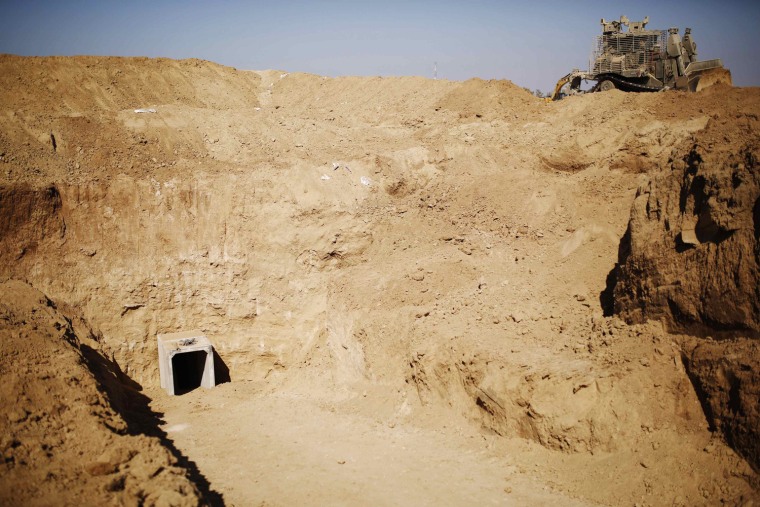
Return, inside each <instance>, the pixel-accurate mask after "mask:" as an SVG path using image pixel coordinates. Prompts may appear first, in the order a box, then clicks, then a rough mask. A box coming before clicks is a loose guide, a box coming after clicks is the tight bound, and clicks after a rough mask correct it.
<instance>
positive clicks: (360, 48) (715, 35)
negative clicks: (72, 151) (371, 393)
mask: <svg viewBox="0 0 760 507" xmlns="http://www.w3.org/2000/svg"><path fill="white" fill-rule="evenodd" d="M0 12H2V18H3V23H2V29H0V53H13V54H20V55H76V54H95V55H118V56H151V57H154V56H165V57H170V58H191V57H194V58H203V59H207V60H212V61H215V62H218V63H222V64H225V65H231V66H234V67H237V68H241V69H254V70H264V69H278V70H286V71H291V72H295V71H301V72H311V73H315V74H321V75H326V76H341V75H362V76H376V75H383V76H390V75H417V76H426V77H432V76H433V63H434V62H438V76H439V77H440V78H445V79H456V80H462V79H468V78H471V77H481V78H484V79H510V80H512V81H514V82H515V83H517V84H518V85H520V86H527V87H529V88H531V89H535V88H540V89H542V90H545V91H546V90H549V89H551V88H552V87H553V85H554V83H555V82H556V80H557V79H558V78H559V77H561V76H562V75H564V74H565V73H567V72H568V71H570V70H571V69H572V68H573V67H580V68H586V67H587V61H588V55H589V52H590V49H591V42H592V38H593V36H595V35H597V34H598V33H600V25H599V19H600V18H602V17H604V18H607V19H618V18H619V17H620V15H621V14H625V15H627V16H628V17H629V18H630V19H632V20H638V19H643V17H644V16H647V15H648V16H649V17H650V23H649V28H663V29H665V28H668V27H670V26H677V27H679V28H680V29H681V33H683V29H684V28H685V27H687V26H689V27H691V28H692V29H693V35H694V38H695V40H696V41H697V44H698V50H699V57H700V58H701V59H709V58H722V59H723V62H724V65H726V66H727V67H728V68H730V69H731V72H732V74H733V77H734V84H736V85H739V86H760V35H759V32H758V22H760V2H758V1H755V2H752V1H735V2H732V1H724V2H708V1H683V0H682V1H667V0H660V1H655V0H638V1H634V0H629V1H627V2H624V1H617V0H613V1H602V0H588V1H582V0H578V1H575V0H566V1H563V2H560V1H553V0H545V1H533V2H528V1H525V2H518V1H490V0H472V1H467V0H460V1H431V0H419V1H415V0H407V1H396V0H387V1H382V2H381V1H373V2H370V1H359V0H355V1H345V0H324V1H288V0H282V1H275V0H272V1H269V2H262V1H248V2H244V1H232V0H231V1H217V2H200V1H186V2H181V1H160V0H156V1H128V0H124V1H109V0H102V1H94V0H82V1H65V0H59V1H33V0H32V1H16V2H7V1H2V2H0Z"/></svg>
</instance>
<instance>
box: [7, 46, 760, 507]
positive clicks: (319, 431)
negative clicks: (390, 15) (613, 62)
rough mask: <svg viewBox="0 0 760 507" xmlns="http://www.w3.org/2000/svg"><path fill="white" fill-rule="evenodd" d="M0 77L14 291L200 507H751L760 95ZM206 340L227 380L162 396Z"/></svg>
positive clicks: (99, 62) (58, 63)
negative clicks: (184, 481)
mask: <svg viewBox="0 0 760 507" xmlns="http://www.w3.org/2000/svg"><path fill="white" fill-rule="evenodd" d="M0 71H2V72H0V86H3V87H4V88H3V89H4V90H6V92H5V93H4V95H3V97H2V103H1V104H0V105H1V106H2V111H3V115H2V116H0V153H2V156H1V157H0V160H1V161H2V162H0V242H1V243H0V245H1V247H0V260H1V261H2V263H1V264H0V265H1V266H2V267H1V268H0V276H2V277H3V278H4V279H20V280H26V281H27V282H29V283H30V284H31V285H33V286H34V287H35V288H36V289H38V290H40V291H41V292H42V293H44V294H45V295H46V296H47V297H48V298H50V300H51V301H56V302H60V303H61V304H63V303H65V304H66V305H68V307H70V308H71V309H72V312H74V313H75V315H76V316H78V317H82V318H84V319H86V321H87V323H88V326H91V328H92V329H94V330H96V333H95V334H96V335H98V336H100V337H101V338H100V339H99V340H98V341H97V343H90V344H89V345H88V346H90V347H92V350H96V351H97V353H98V354H99V356H98V357H102V358H103V360H104V361H107V362H108V364H112V365H113V366H112V368H111V370H109V371H111V372H112V373H111V375H114V376H117V373H118V375H122V376H123V377H124V379H125V384H124V385H130V386H131V387H130V388H129V389H127V388H125V387H116V388H112V389H111V393H110V394H109V397H110V398H109V400H111V401H107V402H103V403H104V405H105V406H108V404H109V403H110V404H111V405H114V406H117V407H118V406H120V405H119V402H118V400H119V399H120V397H121V396H124V399H125V400H126V399H129V396H126V395H125V394H122V395H119V394H118V393H120V392H121V393H125V392H128V391H129V390H130V389H131V390H137V391H138V392H139V393H140V394H141V396H143V397H145V398H146V399H147V400H148V401H146V404H147V403H150V409H149V411H153V413H161V414H163V416H162V418H161V419H160V420H156V418H155V417H152V416H150V415H149V414H148V415H146V416H145V417H147V418H148V420H152V421H153V422H152V423H151V424H148V425H147V427H148V428H149V429H138V430H135V431H134V432H137V433H140V434H143V435H144V434H150V433H151V432H152V433H154V434H158V435H159V436H160V438H158V440H157V442H158V443H157V444H150V445H161V446H167V445H168V446H173V449H174V451H171V449H170V455H173V456H175V460H176V469H177V474H179V475H182V474H185V475H184V476H186V477H189V478H190V480H191V481H192V482H194V483H195V484H196V486H195V487H196V488H197V489H198V492H197V493H193V495H189V496H188V498H190V499H191V500H193V499H195V498H197V497H199V496H205V497H206V501H210V502H211V503H216V504H223V503H224V502H229V503H232V504H250V503H261V502H271V503H286V504H288V503H289V504H297V503H304V502H311V503H313V502H317V503H335V502H336V499H342V500H341V501H346V502H349V503H351V502H353V503H375V504H384V503H386V504H387V503H391V504H394V503H395V504H398V503H431V502H433V503H453V504H456V503H464V502H467V503H488V502H496V503H498V502H503V501H505V498H506V499H508V500H512V501H515V502H517V503H525V504H536V503H554V504H563V505H571V504H577V505H585V504H590V503H594V502H598V503H603V504H618V503H633V502H647V503H652V504H669V505H670V504H677V505H693V504H700V503H716V502H719V501H724V502H727V503H742V502H746V501H750V500H753V499H754V500H755V501H757V489H756V488H757V487H758V480H757V474H756V472H755V471H754V470H753V469H752V468H751V466H750V465H748V464H747V461H745V459H743V458H742V457H741V456H743V457H744V458H746V460H748V461H749V462H750V463H752V464H753V465H754V466H757V449H756V444H755V442H756V441H757V438H756V437H757V430H758V420H757V418H756V413H757V403H756V391H757V387H756V386H757V385H758V384H757V381H756V379H755V377H754V376H753V375H752V373H751V372H752V371H755V370H756V369H757V363H756V361H757V356H756V354H755V353H754V352H752V351H755V348H756V346H755V345H756V342H755V341H754V340H755V335H754V334H753V332H754V331H756V329H755V328H756V327H757V326H756V322H755V320H756V313H757V304H758V303H757V301H758V294H757V293H756V292H755V291H756V288H757V286H758V284H757V278H756V276H757V268H756V264H753V263H752V262H755V261H754V259H755V258H756V257H757V252H758V247H757V238H758V232H757V231H758V226H757V224H758V221H759V220H758V218H757V217H758V211H757V209H758V205H757V202H758V200H757V199H758V198H757V195H756V192H755V193H754V194H753V193H752V192H751V191H750V189H751V188H756V183H757V169H756V167H755V163H754V161H755V160H757V157H756V147H757V146H758V144H756V137H757V132H758V125H757V114H758V109H760V94H758V91H757V90H755V89H732V88H720V89H708V90H705V91H704V92H701V93H698V94H694V95H688V94H684V93H676V92H673V93H663V94H657V95H646V96H643V95H635V94H625V93H621V92H618V91H613V92H609V93H603V94H593V95H588V96H580V97H574V98H572V99H569V100H566V101H562V102H560V103H553V104H545V103H543V102H542V101H540V100H538V99H535V98H534V97H532V96H531V95H530V94H528V93H526V92H524V91H523V90H522V89H520V88H519V87H517V86H515V85H513V84H512V83H510V82H507V81H481V80H471V81H467V82H464V83H456V82H447V81H430V80H425V79H421V78H338V79H328V78H322V77H319V76H310V75H301V74H286V73H280V72H274V71H267V72H247V71H239V70H235V69H230V68H226V67H222V66H219V65H215V64H212V63H210V62H202V61H197V60H187V61H172V60H161V59H159V60H150V59H122V58H94V57H77V58H20V57H13V56H2V57H0ZM37 81H40V83H41V84H42V85H44V86H42V87H40V88H38V89H37V88H35V87H33V86H30V85H31V84H33V83H36V82H37ZM35 90H36V91H35ZM138 108H152V109H155V110H156V112H155V113H136V112H135V109H138ZM579 119H582V120H583V121H579ZM721 136H724V137H725V139H722V138H721ZM726 139H728V140H726ZM695 146H697V147H696V148H695ZM734 152H735V153H741V155H734V154H731V153H734ZM694 153H697V154H699V156H700V157H701V159H702V164H703V165H702V166H700V168H699V169H698V170H697V171H696V176H695V174H694V163H696V162H694V161H695V160H696V158H695V156H694V155H693V154H694ZM690 157H691V158H690ZM711 157H713V158H711ZM681 161H683V165H681ZM739 164H741V167H739ZM679 171H682V172H679ZM704 171H712V172H711V173H710V174H712V176H709V175H708V176H704V178H705V179H704V180H698V177H702V176H703V174H702V173H703V172H704ZM700 181H701V182H702V183H700ZM682 183H683V185H682ZM724 183H725V184H726V185H728V186H726V185H724ZM711 185H712V186H711ZM752 185H755V186H752ZM653 188H657V189H658V190H657V192H656V193H655V191H654V190H652V189H653ZM711 189H712V190H711ZM713 195H716V196H717V200H716V199H713V201H711V200H710V199H711V196H713ZM642 196H647V197H646V199H644V198H642ZM753 196H754V197H753ZM645 201H646V202H645ZM682 201H683V203H682ZM715 203H718V204H720V206H724V204H725V207H716V204H715ZM661 210H664V211H661ZM716 210H717V211H716ZM671 212H672V213H671ZM724 212H725V213H724ZM669 213H670V214H669ZM687 218H688V219H689V220H691V222H694V223H693V224H692V223H691V222H689V224H691V225H692V226H693V228H692V229H688V227H687V228H684V227H682V224H684V223H686V221H687V220H686V219H687ZM647 220H648V221H647ZM650 222H651V223H650ZM679 227H680V228H679ZM687 229H688V230H693V231H694V237H695V238H696V240H698V241H699V245H691V243H689V244H688V245H687V246H686V247H684V246H683V244H684V240H683V238H684V237H686V238H687V240H689V241H692V239H691V236H689V235H688V234H686V235H682V234H680V233H681V232H683V231H685V230H687ZM626 231H629V239H630V245H628V239H626ZM642 231H644V232H642ZM726 231H731V232H730V234H729V233H727V232H726ZM621 238H623V240H622V242H621ZM679 238H680V239H679ZM642 245H643V246H642ZM629 246H630V248H629ZM642 252H643V253H642ZM663 252H664V253H663ZM679 256H680V257H679ZM671 258H672V259H675V260H667V259H671ZM653 259H654V260H653ZM658 259H660V260H662V259H666V260H663V261H662V262H660V260H658ZM683 259H686V260H685V261H684V260H683ZM663 262H664V263H665V264H662V263H663ZM680 262H686V263H687V264H685V265H682V264H679V263H680ZM692 262H693V263H694V264H689V263H692ZM658 263H659V264H658ZM616 265H617V267H616ZM662 265H667V266H668V268H667V269H663V268H662V267H661V266H662ZM692 265H693V266H696V267H694V268H692V267H691V266H692ZM684 271H686V272H687V275H684ZM702 272H709V274H710V276H711V277H714V278H715V279H716V280H718V281H719V282H720V283H718V284H717V285H716V284H712V282H711V281H710V280H711V279H703V278H700V276H701V275H700V273H702ZM753 277H754V278H753ZM676 279H677V281H676ZM753 281H754V282H753ZM6 283H10V284H16V283H17V282H6ZM753 283H754V285H753ZM711 285H714V286H716V287H721V288H722V289H721V291H722V292H721V291H718V292H711V291H710V289H709V287H710V286H711ZM12 286H13V287H15V289H14V290H17V291H21V292H24V291H27V290H33V289H26V288H24V289H23V290H22V289H20V288H19V287H20V286H16V285H12ZM673 287H676V288H673ZM728 289H730V291H729V292H728V293H729V294H730V295H731V296H730V301H731V303H732V304H733V303H735V304H734V305H733V307H732V308H728V305H726V304H725V303H726V299H725V297H723V299H721V294H724V295H725V294H726V292H725V291H726V290H728ZM21 292H20V293H21ZM6 297H7V298H9V299H8V301H11V302H12V301H14V297H15V293H8V294H7V295H6ZM721 303H723V305H722V307H721ZM4 304H8V303H4ZM729 310H730V311H729ZM30 312H31V310H30ZM32 313H34V314H37V313H39V310H35V312H32ZM684 316H687V317H688V319H684ZM621 317H622V318H621ZM69 318H72V319H73V318H74V317H69ZM624 319H625V320H627V321H628V322H629V323H628V324H627V323H626V322H625V321H624ZM21 320H23V319H21ZM21 320H17V321H12V320H7V319H6V321H5V322H6V324H5V325H6V326H7V327H8V329H9V331H8V333H11V334H12V333H14V332H15V331H14V329H15V328H16V327H17V326H19V325H21V324H19V323H18V322H21ZM663 324H664V325H665V327H663ZM686 324H688V325H686ZM24 325H26V324H24ZM694 325H699V326H700V327H699V329H700V331H695V329H696V327H693V326H694ZM187 329H199V330H201V331H202V332H203V333H204V334H205V335H206V336H208V337H209V338H210V339H211V341H212V342H213V344H214V357H213V363H214V370H215V373H216V383H217V384H218V385H217V387H215V388H214V389H210V390H206V389H195V388H194V387H197V386H198V385H200V384H201V380H200V377H199V375H201V376H202V369H200V368H199V364H200V359H199V358H198V357H195V356H194V355H193V354H178V355H175V356H174V358H173V359H172V361H174V367H175V372H179V373H180V375H178V376H177V377H176V381H177V382H178V383H177V384H176V386H175V387H177V388H178V389H177V391H178V392H184V393H185V394H184V395H183V396H178V397H170V396H168V395H167V394H166V393H165V392H164V391H162V390H161V389H160V387H159V363H158V350H157V342H156V337H157V335H158V334H162V333H173V332H179V331H183V330H187ZM666 329H667V330H670V331H671V332H673V333H672V334H669V333H668V332H666ZM705 330H707V331H705ZM724 331H725V332H729V331H730V333H731V335H732V338H731V340H728V341H717V342H714V341H712V340H707V339H706V338H705V337H706V336H718V335H719V334H720V333H721V332H724ZM704 340H707V341H704ZM734 343H741V344H742V345H741V347H744V348H742V349H741V350H745V351H746V350H748V351H750V352H751V353H746V354H740V353H738V352H736V351H735V350H734V349H733V348H731V347H733V345H732V344H734ZM736 350H739V349H736ZM755 352H756V351H755ZM20 354H26V352H20ZM203 354H205V353H203ZM9 357H10V356H7V355H5V353H4V355H3V359H4V360H6V359H9ZM737 358H740V359H737ZM202 359H203V361H205V357H204V358H202ZM737 361H738V362H737ZM7 364H11V363H10V362H9V363H7ZM199 372H201V373H200V374H199ZM2 373H3V374H4V375H5V377H4V378H13V376H14V375H16V373H15V372H14V371H13V370H12V369H11V368H10V367H8V368H7V369H5V370H3V371H2ZM30 382H31V381H30ZM30 385H31V384H30ZM118 385H119V386H122V384H118ZM125 389H126V390H125ZM3 399H4V402H5V403H6V404H7V405H8V406H9V407H16V406H20V404H22V401H23V400H22V399H21V397H20V395H18V393H10V394H9V395H8V397H4V398H3ZM114 400H117V401H114ZM24 403H25V402H24ZM30 403H31V405H34V401H33V400H32V401H31V402H30ZM79 403H80V402H79V401H77V400H72V401H71V402H70V404H71V406H77V404H79ZM31 405H30V407H31ZM122 406H123V405H122ZM31 408H33V407H31ZM31 408H30V413H32V410H31ZM117 412H119V411H118V410H117ZM141 413H143V412H141ZM40 417H41V419H40V420H48V419H51V420H52V419H54V416H52V415H50V414H43V415H41V416H40ZM151 417H152V419H151ZM6 419H7V425H8V428H11V429H12V430H13V431H15V430H14V428H18V421H16V420H12V418H8V417H6ZM127 424H132V428H138V427H140V428H145V426H144V425H143V426H141V425H139V424H137V425H136V424H135V423H127ZM151 425H152V426H151ZM150 428H152V429H150ZM210 428H213V430H210ZM79 431H81V429H80V428H79V427H78V426H77V425H76V424H75V423H73V422H72V423H70V431H69V433H71V434H77V432H79ZM130 432H131V433H134V432H133V431H132V430H130ZM116 433H119V431H116ZM146 438H147V437H146ZM14 445H15V444H14V443H13V441H9V442H8V443H7V445H6V447H5V449H6V451H4V452H10V451H7V449H15V447H13V446H14ZM143 445H147V444H143V443H137V444H135V447H134V449H135V450H137V452H139V453H140V455H142V453H143V450H142V449H143V447H142V446H143ZM734 449H735V450H736V452H735V451H734ZM254 450H255V451H254ZM88 452H92V453H95V449H93V450H92V451H88ZM99 452H102V450H101V451H99ZM254 452H255V455H254ZM737 452H738V453H739V454H740V455H741V456H740V455H737ZM4 456H5V454H4ZM252 456H254V457H252ZM109 459H110V458H109ZM91 461H92V462H93V463H111V464H110V465H107V464H106V465H97V466H96V465H93V466H94V467H95V468H93V470H96V471H101V470H102V471H103V472H104V473H103V475H104V476H105V477H108V479H109V481H110V482H108V485H109V486H103V485H100V483H97V484H96V482H97V481H96V480H95V479H90V476H92V474H90V476H84V477H85V479H80V482H82V484H84V485H85V486H86V487H90V486H89V485H94V486H93V487H96V488H101V489H99V490H98V491H105V493H103V494H104V495H105V497H106V498H110V497H109V495H111V494H113V495H117V496H118V495H119V494H121V493H118V492H119V491H121V492H126V493H124V494H127V495H131V496H129V498H138V499H139V498H142V497H140V495H141V494H142V493H140V491H139V488H137V487H136V486H135V487H134V488H132V485H133V484H135V485H136V484H140V481H141V480H143V479H135V480H133V479H130V478H129V476H124V477H123V478H122V476H121V475H119V474H123V473H124V472H125V470H127V468H128V467H127V466H126V465H125V463H129V461H128V460H127V461H118V460H116V461H117V462H112V461H109V460H108V459H105V458H104V459H103V460H102V461H99V457H98V455H94V456H92V460H91ZM41 462H44V460H43V461H41ZM230 462H234V463H235V464H236V467H237V470H239V471H240V472H241V473H240V474H237V472H235V473H231V472H230V471H229V463H230ZM114 463H116V464H114ZM452 463H456V464H457V466H455V467H454V466H453V465H451V464H452ZM263 464H266V466H264V465H263ZM533 464H537V465H539V466H537V467H535V468H534V467H533ZM3 466H5V467H6V470H5V471H6V472H7V471H9V470H10V471H12V472H13V473H21V472H23V470H24V469H23V468H18V467H17V468H15V469H14V468H13V467H14V466H16V465H14V464H12V463H11V464H10V465H9V462H8V461H7V460H6V462H5V464H4V465H3ZM171 466H175V465H171ZM43 469H44V467H43ZM14 470H15V471H14ZM172 470H174V469H173V468H172ZM183 470H184V472H183ZM275 472H277V473H276V474H275ZM114 474H116V475H114ZM505 474H507V477H506V478H505ZM381 475H382V476H383V477H385V480H383V481H380V480H378V477H380V476H381ZM95 476H97V477H100V476H99V475H97V474H95ZM441 476H446V477H451V480H450V481H447V484H438V482H439V481H435V480H434V479H435V478H436V477H441ZM21 477H22V479H21V480H22V481H26V483H27V484H28V485H29V489H28V491H31V487H32V486H33V485H34V484H36V482H37V481H38V480H39V479H37V478H35V477H34V476H32V475H28V476H21ZM251 477H255V478H256V480H251ZM334 477H343V478H345V479H346V480H345V481H334V480H332V478H334ZM602 483H604V484H610V487H608V488H600V487H599V484H602ZM7 484H8V483H6V486H4V487H9V486H7ZM65 484H67V483H66V482H64V481H56V480H52V482H50V489H49V491H50V492H51V493H50V494H53V492H55V491H56V490H57V489H62V488H64V485H65ZM421 484H438V485H437V486H435V487H432V486H431V487H429V488H428V487H427V486H425V487H422V486H420V485H421ZM545 485H548V486H545ZM104 487H105V488H106V489H105V490H102V488H104ZM109 488H110V489H109ZM183 491H184V490H183ZM188 491H189V490H188ZM217 492H218V493H217ZM28 494H29V495H31V494H32V493H28ZM76 494H83V493H74V495H75V496H76ZM505 495H506V496H505ZM29 498H31V497H29ZM148 503H149V502H148Z"/></svg>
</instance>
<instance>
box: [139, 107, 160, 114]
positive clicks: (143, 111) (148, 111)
mask: <svg viewBox="0 0 760 507" xmlns="http://www.w3.org/2000/svg"><path fill="white" fill-rule="evenodd" d="M155 112H156V110H155V109H153V108H150V109H135V113H155Z"/></svg>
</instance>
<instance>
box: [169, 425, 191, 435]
mask: <svg viewBox="0 0 760 507" xmlns="http://www.w3.org/2000/svg"><path fill="white" fill-rule="evenodd" d="M189 427H190V425H189V424H187V423H182V424H174V425H172V426H167V427H166V428H164V431H165V432H167V433H175V432H177V431H184V430H186V429H187V428H189Z"/></svg>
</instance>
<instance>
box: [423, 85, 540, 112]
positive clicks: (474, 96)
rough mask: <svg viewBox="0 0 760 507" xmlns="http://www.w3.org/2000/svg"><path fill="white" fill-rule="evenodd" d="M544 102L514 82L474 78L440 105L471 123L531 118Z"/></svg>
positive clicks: (453, 91)
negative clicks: (472, 121) (478, 120)
mask: <svg viewBox="0 0 760 507" xmlns="http://www.w3.org/2000/svg"><path fill="white" fill-rule="evenodd" d="M542 104H543V99H539V98H537V97H535V96H533V94H531V93H530V92H529V91H527V90H524V89H522V88H520V87H519V86H517V85H515V84H513V83H512V82H511V81H506V80H490V81H484V80H482V79H470V80H468V81H465V82H463V83H461V84H460V85H459V86H457V87H456V88H455V89H454V90H452V91H451V92H450V93H449V94H447V95H446V96H445V97H444V98H443V99H441V101H440V102H439V103H438V106H439V107H441V108H445V109H448V110H451V111H454V112H456V113H458V115H459V117H460V118H462V119H464V118H468V119H470V120H475V119H481V118H482V119H484V120H493V119H497V118H509V119H510V120H511V119H514V118H517V117H530V115H531V114H534V113H536V112H537V111H540V110H541V109H540V108H541V105H542Z"/></svg>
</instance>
